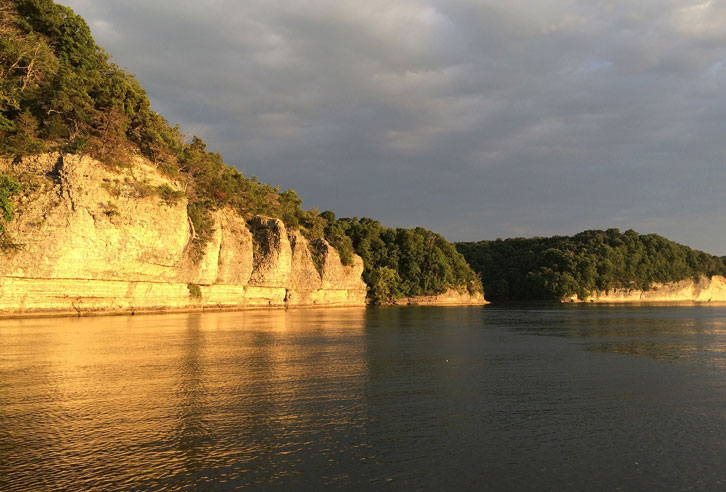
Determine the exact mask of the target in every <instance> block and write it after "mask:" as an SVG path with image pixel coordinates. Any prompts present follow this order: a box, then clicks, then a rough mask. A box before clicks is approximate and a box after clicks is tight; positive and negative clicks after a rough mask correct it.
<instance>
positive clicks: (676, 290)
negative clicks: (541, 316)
mask: <svg viewBox="0 0 726 492" xmlns="http://www.w3.org/2000/svg"><path fill="white" fill-rule="evenodd" d="M565 301H570V302H599V303H625V302H631V303H633V302H726V278H724V277H721V276H718V275H716V276H714V277H712V278H707V277H701V278H700V279H698V280H697V281H696V280H693V279H688V280H681V281H680V282H671V283H667V284H654V285H653V286H652V287H651V288H650V289H649V290H646V291H643V290H637V289H611V290H609V291H602V292H596V293H594V294H593V295H592V296H589V297H587V298H586V299H584V300H578V299H577V298H576V297H573V298H570V299H565Z"/></svg>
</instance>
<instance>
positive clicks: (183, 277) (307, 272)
mask: <svg viewBox="0 0 726 492" xmlns="http://www.w3.org/2000/svg"><path fill="white" fill-rule="evenodd" d="M9 167H12V168H13V172H14V173H16V174H19V175H21V176H22V177H23V182H24V183H25V184H26V186H25V191H24V193H23V195H22V196H20V198H19V199H18V200H17V201H18V203H17V210H16V214H15V219H14V220H13V221H12V222H11V223H9V224H8V225H7V230H8V233H9V236H8V237H9V238H11V243H10V244H8V243H6V244H5V245H4V248H3V249H2V250H0V315H16V314H39V313H43V312H47V313H52V314H59V313H74V314H85V313H100V312H113V313H117V312H118V313H122V312H141V311H168V310H188V309H209V308H229V309H240V308H248V307H262V306H272V307H287V306H351V305H360V306H362V305H364V304H365V295H366V286H365V284H364V282H363V281H362V280H361V273H362V271H363V263H362V261H361V260H360V258H358V257H355V258H354V262H353V265H351V266H346V265H343V264H342V263H341V262H340V258H339V256H338V254H337V252H336V251H335V250H334V249H333V248H332V247H330V245H328V244H327V243H326V242H325V241H322V240H318V241H316V242H315V244H313V245H311V244H310V243H309V242H308V241H307V239H305V238H304V237H303V236H302V234H300V233H299V232H298V231H288V230H286V228H285V225H284V224H283V223H282V221H280V220H278V219H271V218H267V217H254V218H252V219H251V220H249V221H245V220H244V219H243V218H242V217H240V216H239V215H237V214H236V213H235V212H233V211H232V210H219V211H216V212H215V213H214V217H213V219H214V233H213V234H212V236H211V239H210V240H209V241H207V242H206V243H205V244H203V245H201V246H200V245H199V244H198V243H196V242H195V241H194V234H195V232H194V229H193V226H192V225H191V221H190V219H189V217H188V215H187V203H186V199H184V198H178V197H177V196H176V195H181V194H174V193H173V191H174V190H178V189H179V188H180V186H179V184H177V183H174V182H172V181H171V180H169V179H168V178H166V177H164V176H162V175H161V174H159V173H158V172H157V171H156V170H155V168H154V167H153V166H152V165H151V164H150V163H148V162H146V161H144V160H142V159H137V160H136V162H133V163H132V165H130V166H129V167H127V168H121V169H109V168H107V167H105V166H104V165H102V164H101V163H99V162H97V161H94V160H93V159H90V158H88V157H79V156H73V155H71V156H62V155H59V154H53V155H43V156H38V157H35V158H30V159H26V160H24V161H23V162H21V163H19V164H17V163H16V164H11V163H9V162H3V163H0V172H3V170H7V168H9ZM3 168H5V169H3ZM12 243H14V244H12Z"/></svg>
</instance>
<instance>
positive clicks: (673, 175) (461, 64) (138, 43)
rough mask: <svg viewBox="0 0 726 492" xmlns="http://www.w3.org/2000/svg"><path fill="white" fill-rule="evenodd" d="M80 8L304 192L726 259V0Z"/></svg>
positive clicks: (167, 98)
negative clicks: (664, 242)
mask: <svg viewBox="0 0 726 492" xmlns="http://www.w3.org/2000/svg"><path fill="white" fill-rule="evenodd" d="M61 3H63V0H61ZM65 3H67V4H68V5H70V6H71V7H72V8H73V9H74V10H75V11H76V12H78V13H80V14H81V15H83V16H84V17H85V18H86V20H87V21H88V23H89V24H90V26H91V30H92V31H93V34H94V36H95V38H96V41H97V43H98V44H99V45H101V46H103V47H104V48H105V49H106V50H107V51H108V52H109V53H111V54H112V55H113V59H114V61H115V62H116V63H117V64H119V65H121V66H122V67H124V68H126V69H128V70H129V71H130V72H132V73H135V74H136V75H137V77H138V79H139V81H140V82H141V84H142V85H143V86H144V87H145V88H146V89H147V91H148V93H149V96H150V98H151V101H152V105H153V108H154V109H155V110H157V111H158V112H160V113H161V114H163V115H164V116H165V117H166V118H167V119H168V120H169V121H170V122H172V123H179V124H180V125H181V127H182V129H183V131H184V132H185V133H190V134H197V135H199V136H201V137H202V138H204V140H205V141H207V143H208V147H209V148H210V149H211V150H215V151H219V152H221V153H222V154H223V155H224V157H225V160H226V161H227V162H228V163H229V164H232V165H235V166H236V167H238V168H239V169H240V170H241V171H242V172H244V173H245V174H246V175H257V176H259V177H260V178H261V179H262V180H263V181H266V182H269V183H272V184H275V185H280V186H281V187H282V188H283V189H285V188H293V189H295V190H297V191H298V193H299V194H300V196H301V197H302V198H303V200H305V206H306V207H313V206H317V207H318V208H320V209H321V210H325V209H331V210H333V211H335V212H336V214H337V215H338V216H358V217H362V216H368V217H373V218H376V219H378V220H380V221H381V222H383V223H384V224H385V225H389V226H405V227H410V226H416V225H421V226H424V227H427V228H430V229H433V230H435V231H437V232H440V233H442V234H443V235H444V236H446V237H447V238H448V239H450V240H479V239H496V238H497V237H503V238H504V237H510V236H533V235H552V234H572V233H576V232H579V231H581V230H584V229H601V228H602V229H604V228H608V227H618V228H620V229H622V230H625V229H629V228H632V229H635V230H637V231H639V232H642V233H647V232H656V233H658V234H662V235H664V236H666V237H669V238H671V239H674V240H676V241H679V242H682V243H685V244H688V245H690V246H693V247H697V248H700V249H705V250H707V251H709V252H712V253H715V254H720V255H724V254H726V214H725V213H724V210H723V209H724V205H725V204H726V203H725V202H726V200H725V197H726V193H725V192H724V184H725V183H726V152H724V150H725V149H726V97H725V96H724V94H725V93H724V89H725V88H726V87H725V86H726V29H724V26H726V2H717V1H704V0H610V1H607V0H528V1H526V2H525V1H514V2H506V1H502V0H479V1H474V0H428V1H427V0H396V1H383V0H365V1H361V0H312V1H296V0H237V1H234V0H204V1H199V0H194V1H188V0H65Z"/></svg>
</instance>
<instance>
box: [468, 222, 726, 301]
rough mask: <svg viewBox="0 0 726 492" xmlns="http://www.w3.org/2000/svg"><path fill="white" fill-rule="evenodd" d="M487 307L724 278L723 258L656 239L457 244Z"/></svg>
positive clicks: (582, 237)
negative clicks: (481, 286)
mask: <svg viewBox="0 0 726 492" xmlns="http://www.w3.org/2000/svg"><path fill="white" fill-rule="evenodd" d="M456 249H457V250H458V251H459V252H461V253H462V254H463V255H464V258H466V260H467V261H468V262H469V263H470V264H471V266H472V268H474V270H475V271H477V272H478V273H479V274H480V275H481V276H482V278H483V282H484V290H485V292H486V297H487V299H488V300H490V301H552V300H559V299H562V298H564V297H569V296H572V295H578V296H579V297H580V298H585V297H586V296H588V295H590V294H591V293H592V292H593V291H604V290H608V289H613V288H622V287H629V288H636V289H642V290H647V289H649V288H650V287H651V286H652V284H653V283H655V282H661V283H663V282H673V281H679V280H685V279H687V278H698V277H701V276H707V277H711V276H713V275H723V274H725V273H726V264H725V263H724V259H723V258H719V257H717V256H712V255H709V254H708V253H704V252H702V251H696V250H693V249H691V248H689V247H687V246H683V245H681V244H678V243H675V242H673V241H670V240H668V239H666V238H664V237H661V236H659V235H657V234H646V235H640V234H638V233H637V232H635V231H633V230H628V231H625V232H622V233H621V232H620V231H619V230H618V229H608V230H606V231H601V230H591V231H585V232H581V233H580V234H577V235H575V236H571V237H568V236H554V237H548V238H542V237H535V238H528V239H525V238H514V239H506V240H501V239H497V240H496V241H480V242H476V243H472V242H470V243H457V244H456Z"/></svg>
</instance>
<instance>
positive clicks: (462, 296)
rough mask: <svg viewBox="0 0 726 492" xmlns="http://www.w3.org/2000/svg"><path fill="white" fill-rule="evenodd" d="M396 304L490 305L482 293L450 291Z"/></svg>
mask: <svg viewBox="0 0 726 492" xmlns="http://www.w3.org/2000/svg"><path fill="white" fill-rule="evenodd" d="M394 304H399V305H400V304H406V305H410V306H427V305H428V306H447V305H448V306H456V305H461V304H489V301H486V300H484V295H482V294H480V293H476V294H470V293H468V292H459V291H457V290H454V289H449V290H447V291H446V292H444V293H443V294H439V295H435V296H420V297H404V298H402V299H399V300H397V301H396V302H395V303H394Z"/></svg>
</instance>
